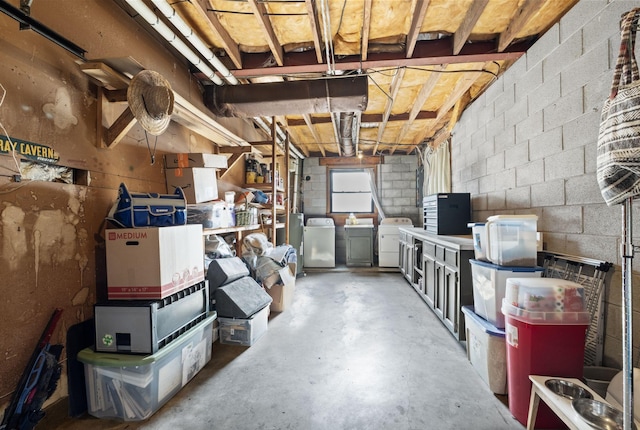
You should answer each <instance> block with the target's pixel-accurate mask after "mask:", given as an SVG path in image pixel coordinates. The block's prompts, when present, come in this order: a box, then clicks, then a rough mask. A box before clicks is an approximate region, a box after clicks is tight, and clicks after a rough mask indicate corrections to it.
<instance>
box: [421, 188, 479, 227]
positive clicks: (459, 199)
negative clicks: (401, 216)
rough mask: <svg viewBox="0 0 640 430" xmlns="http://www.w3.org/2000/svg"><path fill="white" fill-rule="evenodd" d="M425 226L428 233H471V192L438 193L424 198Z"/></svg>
mask: <svg viewBox="0 0 640 430" xmlns="http://www.w3.org/2000/svg"><path fill="white" fill-rule="evenodd" d="M422 208H423V209H422V210H423V216H424V218H423V221H424V224H423V227H424V229H425V230H426V231H427V232H428V233H432V234H446V235H464V234H471V229H470V228H469V227H467V224H468V223H470V222H471V194H469V193H438V194H431V195H429V196H426V197H424V198H423V199H422Z"/></svg>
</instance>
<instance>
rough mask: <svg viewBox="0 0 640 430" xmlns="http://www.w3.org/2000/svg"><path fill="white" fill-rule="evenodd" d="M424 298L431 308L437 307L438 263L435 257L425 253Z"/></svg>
mask: <svg viewBox="0 0 640 430" xmlns="http://www.w3.org/2000/svg"><path fill="white" fill-rule="evenodd" d="M423 259H424V264H423V270H424V298H425V301H426V302H427V304H428V305H429V307H430V308H431V309H433V308H435V298H436V284H437V283H438V275H437V273H438V271H437V263H436V260H434V259H433V257H431V256H429V255H426V254H425V255H424V256H423Z"/></svg>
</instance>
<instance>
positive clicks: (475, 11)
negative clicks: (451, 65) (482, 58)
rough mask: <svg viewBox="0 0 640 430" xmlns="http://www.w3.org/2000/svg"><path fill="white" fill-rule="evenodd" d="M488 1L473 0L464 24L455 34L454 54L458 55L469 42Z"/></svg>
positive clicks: (463, 21)
mask: <svg viewBox="0 0 640 430" xmlns="http://www.w3.org/2000/svg"><path fill="white" fill-rule="evenodd" d="M488 3H489V0H473V3H471V7H470V8H469V10H468V11H467V14H466V15H465V16H464V19H463V20H462V24H460V27H458V30H456V33H455V34H454V35H453V55H458V54H459V53H460V51H461V50H462V47H463V46H464V44H465V43H467V39H469V36H470V35H471V31H472V30H473V27H475V25H476V23H477V22H478V20H479V19H480V15H482V12H484V9H485V8H486V7H487V4H488Z"/></svg>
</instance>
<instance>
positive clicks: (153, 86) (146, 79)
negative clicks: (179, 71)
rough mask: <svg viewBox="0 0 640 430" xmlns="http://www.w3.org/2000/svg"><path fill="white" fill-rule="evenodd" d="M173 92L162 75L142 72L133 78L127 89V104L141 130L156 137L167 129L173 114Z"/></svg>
mask: <svg viewBox="0 0 640 430" xmlns="http://www.w3.org/2000/svg"><path fill="white" fill-rule="evenodd" d="M173 100H174V96H173V91H172V90H171V85H170V84H169V81H167V80H166V79H165V78H164V77H162V75H160V74H159V73H158V72H154V71H153V70H143V71H141V72H140V73H138V74H137V75H135V76H134V77H133V79H132V80H131V83H130V84H129V88H128V89H127V102H128V103H129V108H130V109H131V112H133V115H134V116H135V117H136V119H137V120H138V122H139V123H140V125H141V126H142V128H144V129H145V130H146V131H147V132H149V133H151V134H153V135H155V136H158V135H160V134H162V133H164V131H165V130H166V129H167V127H168V126H169V121H170V120H171V114H172V113H173Z"/></svg>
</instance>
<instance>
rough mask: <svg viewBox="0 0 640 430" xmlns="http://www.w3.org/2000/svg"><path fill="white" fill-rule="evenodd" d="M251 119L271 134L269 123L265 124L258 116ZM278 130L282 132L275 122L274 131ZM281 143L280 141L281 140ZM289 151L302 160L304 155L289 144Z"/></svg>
mask: <svg viewBox="0 0 640 430" xmlns="http://www.w3.org/2000/svg"><path fill="white" fill-rule="evenodd" d="M253 120H254V121H255V123H256V124H258V126H259V127H260V128H261V129H262V130H264V131H265V132H266V133H267V134H271V127H270V126H269V125H267V123H266V122H265V121H264V120H263V119H262V118H260V117H254V118H253ZM278 132H280V133H282V131H281V130H280V128H279V126H278V124H277V123H276V133H277V134H279V133H278ZM281 143H282V142H281ZM289 151H291V152H293V154H294V155H295V156H296V157H298V158H299V159H300V160H304V155H302V154H301V153H300V151H298V150H297V149H296V147H295V146H293V145H291V144H289Z"/></svg>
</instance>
